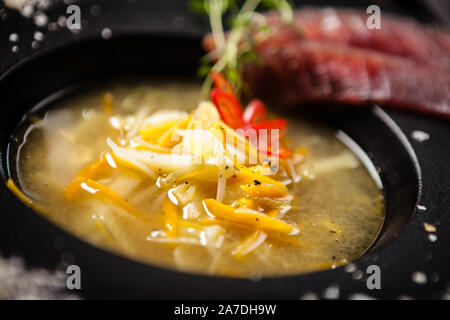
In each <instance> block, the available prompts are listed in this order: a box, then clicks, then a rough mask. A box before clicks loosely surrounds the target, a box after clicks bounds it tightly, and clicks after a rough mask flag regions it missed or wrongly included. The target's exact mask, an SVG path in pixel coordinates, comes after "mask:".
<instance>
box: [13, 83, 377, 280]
mask: <svg viewBox="0 0 450 320" xmlns="http://www.w3.org/2000/svg"><path fill="white" fill-rule="evenodd" d="M105 92H107V93H106V94H105ZM255 110H260V109H258V108H257V107H256V108H255ZM219 111H220V112H218V111H217V109H216V106H215V105H214V104H213V103H212V102H211V101H201V99H200V86H199V85H198V84H197V83H192V82H189V81H185V80H165V81H161V80H158V81H151V80H142V81H140V82H139V83H137V84H125V83H120V82H119V83H111V84H108V85H105V86H103V87H101V88H94V89H90V90H87V91H84V92H81V93H78V94H74V95H71V96H68V97H66V98H64V99H60V100H58V101H56V102H54V103H53V104H52V105H51V106H50V108H47V109H46V110H44V111H39V110H38V111H36V112H35V113H33V114H31V115H28V116H27V118H26V120H25V121H24V122H23V123H22V124H21V126H19V128H18V129H17V130H16V133H15V136H14V141H13V149H15V152H16V153H15V154H14V156H13V157H14V159H13V161H12V162H13V165H12V167H13V168H14V169H15V170H16V172H17V179H15V181H16V182H15V183H14V182H12V180H10V181H9V182H8V185H9V187H10V188H11V189H12V190H13V191H15V193H16V194H17V195H18V196H19V197H21V198H22V200H23V201H25V202H26V203H28V204H29V205H30V206H31V207H33V208H35V209H36V210H37V211H38V212H39V213H40V214H42V215H44V216H45V217H46V218H48V219H49V220H51V221H53V222H55V223H56V224H57V225H59V226H61V227H62V228H64V229H65V230H67V231H69V232H70V233H73V234H75V235H76V236H78V237H80V238H81V239H84V240H86V241H88V242H90V243H92V244H94V245H96V246H99V247H101V248H105V249H108V250H111V251H113V252H116V253H119V254H121V255H124V256H127V257H129V258H132V259H136V260H139V261H143V262H146V263H150V264H153V265H157V266H161V267H167V268H172V269H177V270H181V271H188V272H195V273H202V274H210V275H224V276H230V277H249V278H255V277H256V278H258V277H261V276H262V277H264V276H280V275H288V274H299V273H307V272H312V271H317V270H322V269H328V268H334V267H336V266H339V265H342V264H345V263H348V262H349V261H352V260H354V259H357V258H358V257H360V256H361V255H362V254H363V253H364V252H365V251H366V250H367V249H368V248H369V247H370V246H371V244H372V243H373V241H374V240H375V239H376V237H377V235H378V233H379V230H380V228H381V226H382V223H383V219H384V200H383V194H382V190H381V189H380V186H377V184H376V183H375V181H374V179H373V178H372V177H371V175H370V174H369V172H368V171H367V169H366V167H365V166H364V165H363V163H361V161H360V160H359V159H358V158H357V157H356V156H355V155H354V154H353V153H352V151H351V150H349V149H348V148H347V147H346V145H344V144H343V143H342V142H341V141H340V140H339V139H338V138H337V137H336V130H335V129H332V128H329V127H327V126H325V125H323V124H320V123H317V122H312V121H310V120H306V119H303V120H302V119H299V118H292V119H289V127H288V129H287V132H284V131H285V128H284V127H282V124H283V123H284V122H283V121H281V119H274V118H273V117H272V118H271V117H270V116H269V117H267V119H268V120H265V119H263V120H259V121H256V120H254V121H253V120H252V121H253V122H254V123H253V126H252V128H253V129H256V128H261V127H262V124H271V125H272V126H273V127H270V126H268V127H265V129H267V130H266V133H269V134H268V136H270V138H272V137H273V136H275V137H276V138H277V139H278V138H279V141H281V142H280V145H278V146H277V145H276V143H275V144H270V141H271V142H272V143H274V141H275V142H277V139H274V140H270V138H267V139H268V140H267V141H269V142H268V143H266V146H265V147H264V143H263V147H261V145H260V144H259V143H260V141H263V140H265V139H266V138H262V133H259V132H257V133H256V136H255V137H256V140H259V142H257V143H258V148H257V147H255V143H254V142H255V141H256V140H255V141H253V140H252V136H247V137H246V136H245V135H242V134H241V133H240V132H239V130H237V129H233V128H231V127H230V125H228V124H226V123H224V120H223V119H224V116H223V112H224V111H223V110H220V108H219ZM221 113H222V114H221ZM253 115H259V116H261V117H262V116H263V113H262V112H259V113H258V112H254V113H253ZM221 116H222V117H221ZM245 116H247V117H248V116H249V115H248V114H247V115H244V117H245ZM264 117H265V115H264ZM233 119H235V118H233ZM283 125H284V124H283ZM258 126H259V127H258ZM279 129H280V130H279ZM261 132H262V131H261ZM245 134H247V133H245ZM221 137H222V138H223V140H221ZM228 137H231V138H230V139H228ZM267 141H265V142H267ZM285 146H288V147H286V148H285ZM264 148H265V149H264ZM270 148H272V149H270ZM261 151H264V152H261ZM252 155H253V162H251V161H250V160H252V159H251V158H252ZM238 160H241V161H238ZM19 189H20V191H19Z"/></svg>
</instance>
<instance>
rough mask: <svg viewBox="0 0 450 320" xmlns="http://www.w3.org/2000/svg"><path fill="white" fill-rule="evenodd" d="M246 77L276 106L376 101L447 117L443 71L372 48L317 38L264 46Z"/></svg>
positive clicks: (449, 83)
mask: <svg viewBox="0 0 450 320" xmlns="http://www.w3.org/2000/svg"><path fill="white" fill-rule="evenodd" d="M259 55H260V58H261V60H262V61H263V63H262V64H247V65H246V67H245V69H244V70H245V71H244V79H245V80H246V82H247V83H248V84H249V86H250V87H251V88H252V90H253V94H254V95H255V96H257V97H259V98H262V99H265V100H267V101H270V102H273V103H277V104H288V105H292V104H301V103H306V102H320V101H325V102H326V101H337V102H343V103H363V102H375V103H379V104H389V105H391V106H395V107H397V108H405V109H412V110H415V111H419V112H425V113H433V114H438V115H440V116H442V117H445V118H448V119H450V94H449V93H450V77H449V74H448V72H447V71H446V70H442V69H438V68H435V67H432V66H430V65H428V64H424V63H420V62H416V61H412V60H408V59H404V58H401V57H398V56H392V55H388V54H385V53H381V52H376V51H373V50H367V49H359V48H354V47H349V46H346V45H342V44H338V43H322V42H317V41H307V40H304V41H302V42H294V43H290V44H287V45H285V46H282V47H279V46H268V47H266V48H264V49H263V50H261V51H260V52H259Z"/></svg>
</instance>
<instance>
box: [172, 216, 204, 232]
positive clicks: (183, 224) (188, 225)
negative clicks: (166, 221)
mask: <svg viewBox="0 0 450 320" xmlns="http://www.w3.org/2000/svg"><path fill="white" fill-rule="evenodd" d="M178 226H179V227H181V228H185V229H189V228H191V229H197V230H201V229H203V226H202V225H200V224H197V223H193V222H190V221H186V220H183V219H180V220H178Z"/></svg>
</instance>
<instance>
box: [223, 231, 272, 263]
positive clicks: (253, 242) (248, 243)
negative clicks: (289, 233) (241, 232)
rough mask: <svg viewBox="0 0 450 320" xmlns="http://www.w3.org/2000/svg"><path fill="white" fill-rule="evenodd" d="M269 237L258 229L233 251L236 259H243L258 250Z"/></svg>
mask: <svg viewBox="0 0 450 320" xmlns="http://www.w3.org/2000/svg"><path fill="white" fill-rule="evenodd" d="M266 239H267V234H266V233H264V232H262V231H261V230H257V231H255V232H253V233H252V234H251V235H249V236H248V237H247V238H245V239H244V241H242V242H241V243H240V244H239V246H237V248H236V249H234V250H233V252H232V253H231V254H232V255H233V256H234V257H235V258H236V259H242V258H244V257H245V256H246V255H248V254H249V253H251V252H253V251H254V250H256V249H257V248H258V247H259V246H261V245H262V244H263V243H264V241H265V240H266Z"/></svg>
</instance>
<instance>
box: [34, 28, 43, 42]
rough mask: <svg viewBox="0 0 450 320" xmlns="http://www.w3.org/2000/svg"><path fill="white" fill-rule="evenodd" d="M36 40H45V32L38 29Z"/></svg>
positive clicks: (35, 34) (35, 35)
mask: <svg viewBox="0 0 450 320" xmlns="http://www.w3.org/2000/svg"><path fill="white" fill-rule="evenodd" d="M34 40H36V41H39V42H40V41H43V40H44V34H43V33H42V32H40V31H36V32H35V33H34Z"/></svg>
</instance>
